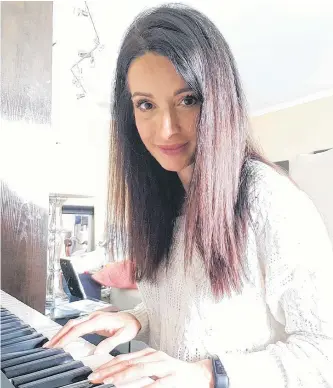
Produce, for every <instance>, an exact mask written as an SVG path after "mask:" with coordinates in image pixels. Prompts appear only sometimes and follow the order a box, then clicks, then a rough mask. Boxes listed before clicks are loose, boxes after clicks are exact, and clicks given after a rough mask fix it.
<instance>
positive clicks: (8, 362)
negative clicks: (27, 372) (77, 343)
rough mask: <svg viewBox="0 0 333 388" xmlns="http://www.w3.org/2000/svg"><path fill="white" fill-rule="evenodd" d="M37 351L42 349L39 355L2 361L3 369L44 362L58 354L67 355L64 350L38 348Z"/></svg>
mask: <svg viewBox="0 0 333 388" xmlns="http://www.w3.org/2000/svg"><path fill="white" fill-rule="evenodd" d="M37 349H40V350H42V351H41V352H37V353H36V352H35V353H32V354H28V355H23V356H20V357H16V358H11V359H9V360H6V361H2V362H1V368H2V369H4V368H7V367H9V366H14V365H20V364H25V363H26V362H30V361H35V360H42V359H43V358H44V357H50V356H55V355H57V354H63V353H65V351H64V350H63V349H42V348H37ZM37 349H36V350H37ZM22 353H23V352H22ZM12 354H13V353H12ZM16 354H17V353H16ZM19 354H20V353H19Z"/></svg>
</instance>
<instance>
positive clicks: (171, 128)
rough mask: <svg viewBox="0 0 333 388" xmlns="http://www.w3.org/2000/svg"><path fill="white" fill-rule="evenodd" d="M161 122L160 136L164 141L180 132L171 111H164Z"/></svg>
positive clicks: (174, 115)
mask: <svg viewBox="0 0 333 388" xmlns="http://www.w3.org/2000/svg"><path fill="white" fill-rule="evenodd" d="M161 121H162V122H161V135H162V137H163V138H164V139H169V138H170V137H171V136H172V135H174V134H176V133H178V132H179V131H180V127H179V123H178V119H177V114H176V113H175V112H174V111H173V110H171V109H168V110H166V111H164V112H163V114H162V120H161Z"/></svg>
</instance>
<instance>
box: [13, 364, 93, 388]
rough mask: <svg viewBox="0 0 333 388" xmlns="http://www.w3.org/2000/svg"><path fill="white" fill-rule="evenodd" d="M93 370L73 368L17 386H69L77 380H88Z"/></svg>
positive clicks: (28, 387) (42, 387)
mask: <svg viewBox="0 0 333 388" xmlns="http://www.w3.org/2000/svg"><path fill="white" fill-rule="evenodd" d="M91 372H92V370H91V369H90V368H89V367H87V366H84V367H82V368H79V369H73V370H71V371H69V372H64V373H61V374H59V375H54V376H50V377H46V378H45V379H40V380H37V381H32V382H31V383H27V384H21V385H18V386H17V387H16V388H59V387H63V386H67V385H69V384H72V383H74V382H77V381H82V380H86V379H87V377H88V376H89V375H90V373H91Z"/></svg>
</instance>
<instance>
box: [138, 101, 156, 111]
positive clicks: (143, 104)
mask: <svg viewBox="0 0 333 388" xmlns="http://www.w3.org/2000/svg"><path fill="white" fill-rule="evenodd" d="M135 105H136V107H137V108H138V109H140V110H142V111H143V112H145V111H147V110H151V109H152V108H153V104H152V103H151V102H148V101H138V102H137V103H136V104H135Z"/></svg>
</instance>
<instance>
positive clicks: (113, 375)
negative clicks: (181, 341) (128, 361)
mask: <svg viewBox="0 0 333 388" xmlns="http://www.w3.org/2000/svg"><path fill="white" fill-rule="evenodd" d="M118 365H121V364H118ZM116 367H117V365H116V366H115V367H113V368H116ZM113 368H112V369H113ZM112 369H111V370H109V375H108V376H106V377H105V378H104V380H103V382H104V383H112V384H114V385H116V386H117V385H118V384H124V383H126V382H128V381H133V380H136V379H139V378H141V377H150V376H157V377H158V378H161V377H165V376H167V375H169V374H171V373H173V372H174V367H173V365H172V363H170V362H168V361H165V360H163V361H154V362H144V363H140V364H136V365H133V366H131V367H127V368H125V369H123V370H120V371H119V372H115V371H114V370H113V371H112ZM105 374H106V373H105Z"/></svg>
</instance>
